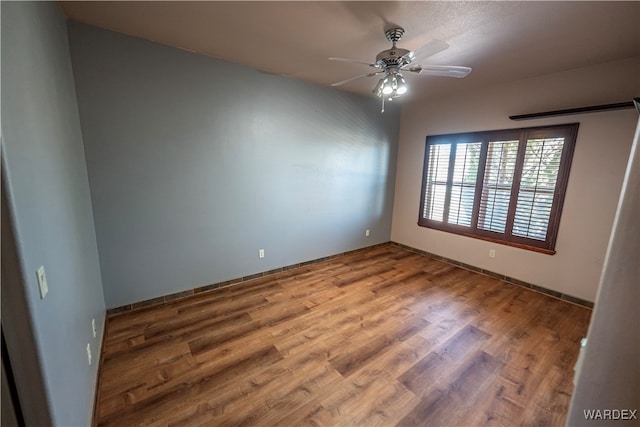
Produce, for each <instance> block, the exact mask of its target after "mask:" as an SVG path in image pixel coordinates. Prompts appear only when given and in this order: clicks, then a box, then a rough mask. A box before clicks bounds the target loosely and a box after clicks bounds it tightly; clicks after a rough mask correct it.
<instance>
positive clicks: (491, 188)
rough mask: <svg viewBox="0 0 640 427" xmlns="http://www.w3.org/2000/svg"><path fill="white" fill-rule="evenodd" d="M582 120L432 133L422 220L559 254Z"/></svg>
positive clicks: (420, 222) (428, 224) (444, 228)
mask: <svg viewBox="0 0 640 427" xmlns="http://www.w3.org/2000/svg"><path fill="white" fill-rule="evenodd" d="M577 133H578V124H577V123H574V124H568V125H559V126H546V127H536V128H524V129H510V130H499V131H488V132H472V133H460V134H452V135H436V136H428V137H427V144H426V150H425V159H424V175H423V180H422V190H421V193H422V194H421V199H420V214H419V219H418V225H420V226H423V227H429V228H435V229H438V230H442V231H448V232H452V233H456V234H462V235H465V236H470V237H477V238H481V239H486V240H491V241H495V242H498V243H503V244H507V245H512V246H517V247H522V248H525V249H531V250H536V251H539V252H544V253H549V254H553V253H555V251H554V248H555V242H556V236H557V235H558V225H559V223H560V213H561V212H562V203H563V201H564V193H565V189H566V187H567V181H568V179H569V168H570V166H571V158H572V157H573V149H574V146H575V140H576V135H577Z"/></svg>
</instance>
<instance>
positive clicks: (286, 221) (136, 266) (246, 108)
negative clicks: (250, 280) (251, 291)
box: [69, 23, 399, 307]
mask: <svg viewBox="0 0 640 427" xmlns="http://www.w3.org/2000/svg"><path fill="white" fill-rule="evenodd" d="M69 34H70V46H71V53H72V62H73V67H74V74H75V77H76V89H77V94H78V104H79V107H80V116H81V123H82V130H83V136H84V143H85V151H86V159H87V168H88V171H89V181H90V186H91V196H92V201H93V208H94V219H95V224H96V234H97V239H98V248H99V252H100V262H101V268H102V280H103V284H104V294H105V301H106V305H107V307H117V306H121V305H124V304H129V303H133V302H136V301H141V300H145V299H150V298H154V297H158V296H161V295H165V294H170V293H174V292H179V291H182V290H186V289H191V288H194V287H198V286H203V285H207V284H210V283H216V282H220V281H224V280H228V279H232V278H236V277H241V276H247V275H250V274H252V273H256V272H261V271H266V270H271V269H274V268H278V267H282V266H285V265H290V264H295V263H299V262H302V261H306V260H311V259H316V258H319V257H323V256H327V255H330V254H335V253H339V252H344V251H347V250H352V249H356V248H360V247H364V246H369V245H373V244H375V243H380V242H385V241H388V240H389V238H390V227H391V210H392V204H393V200H392V199H393V189H394V176H395V161H396V147H397V135H398V126H399V108H396V109H393V108H387V111H386V112H385V113H384V114H381V113H380V110H379V109H380V106H379V104H378V102H377V101H376V99H375V98H373V97H371V98H368V97H362V96H357V95H353V94H347V93H344V92H341V91H337V90H334V89H331V88H326V87H321V86H318V85H312V84H308V83H304V82H301V81H297V80H293V79H289V78H285V77H280V76H275V75H270V74H267V73H263V72H259V71H256V70H254V69H251V68H247V67H243V66H239V65H235V64H231V63H227V62H224V61H220V60H215V59H212V58H209V57H205V56H201V55H197V54H193V53H189V52H186V51H181V50H178V49H174V48H170V47H166V46H162V45H158V44H154V43H151V42H147V41H144V40H140V39H136V38H132V37H128V36H124V35H119V34H116V33H112V32H109V31H105V30H101V29H97V28H94V27H89V26H85V25H82V24H78V23H70V25H69ZM367 228H368V229H370V230H371V236H370V237H368V238H367V237H365V229H367ZM259 249H264V250H265V252H266V256H265V258H264V259H258V256H257V255H258V250H259Z"/></svg>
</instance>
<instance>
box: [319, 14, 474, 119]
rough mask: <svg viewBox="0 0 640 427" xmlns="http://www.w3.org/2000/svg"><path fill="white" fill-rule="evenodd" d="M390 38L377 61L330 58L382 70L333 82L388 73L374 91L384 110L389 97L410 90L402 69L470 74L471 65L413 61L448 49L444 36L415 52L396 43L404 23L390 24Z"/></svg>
mask: <svg viewBox="0 0 640 427" xmlns="http://www.w3.org/2000/svg"><path fill="white" fill-rule="evenodd" d="M384 34H385V36H386V38H387V40H389V41H390V42H391V48H390V49H386V50H383V51H382V52H380V53H379V54H377V55H376V61H375V62H374V63H373V64H370V63H367V62H365V61H360V60H357V59H350V58H335V57H332V58H329V59H330V60H333V61H343V62H354V63H358V64H364V65H368V66H370V67H373V68H376V69H378V70H379V71H375V72H372V73H367V74H361V75H359V76H355V77H351V78H348V79H346V80H342V81H339V82H336V83H333V84H332V85H331V86H341V85H343V84H346V83H349V82H351V81H354V80H358V79H361V78H364V77H373V76H377V75H378V74H384V76H383V77H382V78H381V79H380V80H378V83H377V84H376V86H375V87H374V88H373V94H374V95H375V96H377V97H378V98H380V99H381V100H382V112H384V101H385V98H386V99H387V100H389V101H391V100H393V99H394V98H397V97H399V96H400V95H403V94H405V93H407V91H408V89H409V87H408V86H407V82H406V81H405V79H404V76H403V75H402V74H401V71H408V72H411V73H416V74H427V75H435V76H444V77H457V78H462V77H466V76H467V75H468V74H469V73H470V72H471V68H469V67H461V66H446V65H432V66H429V65H413V66H412V65H411V64H412V63H413V62H414V61H417V60H422V59H425V58H428V57H429V56H432V55H435V54H436V53H439V52H442V51H443V50H445V49H447V48H448V47H449V45H448V44H447V43H445V42H443V41H441V40H432V41H430V42H429V43H427V44H426V45H424V46H422V47H421V48H420V49H418V50H417V51H416V52H412V51H410V50H407V49H403V48H400V47H398V46H397V45H396V44H397V42H398V41H400V39H402V36H403V35H404V29H403V28H400V27H394V28H390V29H388V30H387V31H385V33H384Z"/></svg>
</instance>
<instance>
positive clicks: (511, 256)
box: [391, 57, 640, 301]
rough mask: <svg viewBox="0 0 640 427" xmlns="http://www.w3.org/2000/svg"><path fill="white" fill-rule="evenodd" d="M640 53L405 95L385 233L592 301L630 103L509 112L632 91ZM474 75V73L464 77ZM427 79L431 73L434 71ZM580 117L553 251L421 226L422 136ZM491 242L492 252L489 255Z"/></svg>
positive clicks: (624, 151) (620, 171) (623, 159)
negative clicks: (577, 111) (437, 93)
mask: <svg viewBox="0 0 640 427" xmlns="http://www.w3.org/2000/svg"><path fill="white" fill-rule="evenodd" d="M639 75H640V57H636V58H630V59H628V60H624V61H616V62H612V63H606V64H600V65H596V66H592V67H588V68H581V69H576V70H570V71H566V72H562V73H556V74H550V75H545V76H540V77H535V78H531V79H527V80H522V81H517V82H513V83H509V84H504V85H500V86H495V87H490V88H485V89H481V90H477V91H474V92H468V93H464V94H458V95H453V96H449V97H446V98H441V99H432V100H428V101H426V102H415V103H411V104H407V105H403V107H402V114H401V124H400V146H399V152H398V164H397V174H396V183H395V185H396V188H395V201H394V209H393V220H392V221H393V222H392V231H391V239H392V240H393V241H395V242H398V243H402V244H405V245H408V246H412V247H414V248H417V249H421V250H425V251H428V252H431V253H435V254H438V255H441V256H445V257H448V258H451V259H455V260H457V261H461V262H464V263H467V264H470V265H474V266H477V267H481V268H484V269H487V270H491V271H494V272H497V273H501V274H504V275H507V276H510V277H514V278H517V279H520V280H523V281H526V282H529V283H533V284H536V285H538V286H542V287H545V288H548V289H552V290H555V291H558V292H561V293H564V294H567V295H572V296H575V297H578V298H582V299H585V300H589V301H593V300H594V299H595V295H596V289H597V286H598V280H599V278H600V272H601V270H602V266H603V262H604V257H605V253H606V249H607V243H608V240H609V235H610V233H611V227H612V224H613V219H614V215H615V211H616V206H617V202H618V196H619V194H620V189H621V186H622V181H623V177H624V171H625V167H626V163H627V159H628V158H629V152H630V148H631V142H632V140H633V134H634V129H635V124H636V120H637V112H636V111H635V110H633V109H627V110H617V111H609V112H600V113H589V114H581V115H573V116H563V117H553V118H545V119H536V120H527V121H519V122H515V121H512V120H509V118H508V116H510V115H514V114H526V113H534V112H540V111H548V110H557V109H564V108H573V107H583V106H588V105H598V104H607V103H614V102H622V101H630V100H631V99H632V98H633V97H637V96H640V79H638V76H639ZM468 78H473V74H472V75H471V76H470V77H468ZM433 82H434V84H437V79H436V78H433ZM574 122H579V123H580V129H579V131H578V139H577V142H576V150H575V154H574V159H573V164H572V167H571V175H570V178H569V184H568V188H567V194H566V199H565V204H564V209H563V213H562V219H561V223H560V230H559V233H558V240H557V244H556V252H557V253H556V254H555V255H545V254H539V253H535V252H531V251H527V250H523V249H517V248H513V247H509V246H504V245H497V244H494V243H489V242H485V241H482V240H477V239H473V238H468V237H463V236H458V235H454V234H450V233H445V232H442V231H436V230H431V229H427V228H423V227H418V225H417V221H418V210H419V204H420V186H421V183H422V169H423V159H424V146H425V137H426V136H427V135H434V134H446V133H457V132H468V131H481V130H492V129H508V128H518V127H529V126H541V125H550V124H560V123H574ZM489 249H495V250H496V257H495V258H493V259H491V258H489V256H488V253H489Z"/></svg>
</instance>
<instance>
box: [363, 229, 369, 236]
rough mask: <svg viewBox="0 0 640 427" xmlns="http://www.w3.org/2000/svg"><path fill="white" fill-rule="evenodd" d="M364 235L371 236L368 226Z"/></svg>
mask: <svg viewBox="0 0 640 427" xmlns="http://www.w3.org/2000/svg"><path fill="white" fill-rule="evenodd" d="M364 235H365V236H366V237H369V229H368V228H367V229H366V230H364Z"/></svg>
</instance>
